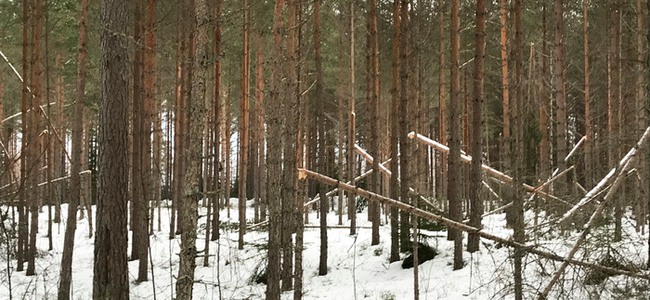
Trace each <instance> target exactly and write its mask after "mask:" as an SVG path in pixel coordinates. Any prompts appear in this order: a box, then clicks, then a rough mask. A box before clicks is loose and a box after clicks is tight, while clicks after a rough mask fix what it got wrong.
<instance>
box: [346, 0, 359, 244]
mask: <svg viewBox="0 0 650 300" xmlns="http://www.w3.org/2000/svg"><path fill="white" fill-rule="evenodd" d="M355 29H356V28H355V25H354V0H350V99H349V101H348V111H349V115H348V143H347V151H346V154H347V172H346V173H347V174H348V180H349V181H350V184H352V185H355V184H356V182H355V180H354V178H355V174H356V169H355V167H354V166H355V164H356V154H355V151H354V144H355V143H356V128H355V127H356V113H355V93H354V92H355V83H354V81H355V68H356V67H355V58H354V52H355V49H354V43H355V40H354V31H355ZM355 197H356V196H355V195H354V194H352V193H348V217H349V218H350V235H355V234H356V233H357V229H356V226H357V205H356V198H355Z"/></svg>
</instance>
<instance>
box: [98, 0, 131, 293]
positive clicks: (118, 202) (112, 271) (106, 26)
mask: <svg viewBox="0 0 650 300" xmlns="http://www.w3.org/2000/svg"><path fill="white" fill-rule="evenodd" d="M126 7H127V3H126V1H124V0H103V1H102V2H101V23H102V24H103V26H102V27H101V28H102V30H101V35H100V62H101V63H100V68H99V70H100V82H101V86H100V95H101V102H100V107H99V124H100V126H99V128H100V132H99V153H100V154H99V170H100V172H99V184H98V185H99V190H98V199H97V218H96V219H97V220H96V221H97V229H96V230H97V232H96V234H95V251H94V257H95V260H94V270H93V299H96V300H100V299H128V298H129V281H128V270H127V253H126V248H127V220H126V218H127V216H126V215H125V214H124V212H125V211H126V210H127V207H128V204H127V203H128V199H127V194H128V184H127V180H128V171H127V169H126V166H127V149H128V145H127V144H128V115H129V114H128V109H129V108H128V93H127V90H128V81H127V74H128V71H127V58H128V55H127V50H126V44H125V43H124V41H123V38H122V37H123V36H124V35H125V34H126V32H127V25H126V22H127V13H126ZM116 33H117V34H116Z"/></svg>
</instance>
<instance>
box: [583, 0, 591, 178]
mask: <svg viewBox="0 0 650 300" xmlns="http://www.w3.org/2000/svg"><path fill="white" fill-rule="evenodd" d="M582 2H583V12H582V20H583V21H582V35H583V41H584V42H583V49H584V52H583V54H584V55H583V56H584V73H585V82H584V85H585V87H584V89H585V98H584V101H585V103H584V109H585V137H586V138H587V140H586V141H585V153H584V164H585V165H584V172H585V187H591V186H592V185H593V175H594V171H593V169H594V166H593V155H594V154H593V150H592V149H593V145H594V144H593V143H594V142H593V140H594V134H593V130H592V124H591V83H590V75H591V69H590V68H589V0H583V1H582Z"/></svg>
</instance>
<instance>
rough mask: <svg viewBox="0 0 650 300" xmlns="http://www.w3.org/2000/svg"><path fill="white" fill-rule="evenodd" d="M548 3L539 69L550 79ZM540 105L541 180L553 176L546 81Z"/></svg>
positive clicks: (543, 18) (544, 76) (544, 8)
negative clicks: (547, 34) (547, 35)
mask: <svg viewBox="0 0 650 300" xmlns="http://www.w3.org/2000/svg"><path fill="white" fill-rule="evenodd" d="M546 5H547V4H546V2H544V3H542V51H541V53H540V55H539V56H540V58H539V61H540V62H541V65H542V66H541V68H540V69H539V76H540V78H548V57H549V55H548V43H547V38H546V32H547V23H548V22H547V17H546V15H547V13H546V12H547V10H546ZM539 90H540V92H539V94H540V99H541V100H540V102H541V103H540V105H539V129H540V131H541V132H540V133H541V140H540V142H539V165H540V168H539V169H540V171H539V176H538V177H539V178H548V177H549V176H550V175H551V171H550V170H551V158H550V155H551V150H550V149H551V143H550V137H549V136H550V132H551V130H550V126H549V114H550V111H551V110H550V100H549V99H550V96H549V89H548V85H547V83H546V81H545V80H540V83H539Z"/></svg>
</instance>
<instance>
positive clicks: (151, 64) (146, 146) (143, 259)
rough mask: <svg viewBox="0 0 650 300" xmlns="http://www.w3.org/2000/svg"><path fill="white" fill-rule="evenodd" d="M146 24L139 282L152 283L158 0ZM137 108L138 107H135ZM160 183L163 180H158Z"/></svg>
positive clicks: (146, 16) (151, 6)
mask: <svg viewBox="0 0 650 300" xmlns="http://www.w3.org/2000/svg"><path fill="white" fill-rule="evenodd" d="M142 10H143V11H144V12H145V14H144V22H143V23H142V35H143V37H144V47H143V48H142V55H143V62H144V65H143V67H144V68H143V69H142V76H143V79H142V84H143V85H142V104H141V108H142V120H141V128H140V130H141V133H140V138H141V143H142V144H141V145H142V148H141V155H142V158H141V160H140V164H141V167H140V172H141V176H142V177H141V184H142V188H141V191H142V198H141V199H140V200H141V202H140V205H139V206H140V210H141V211H140V220H139V223H138V224H137V226H138V227H139V230H138V231H139V233H140V240H139V241H138V244H139V245H138V250H139V252H138V254H137V257H138V259H139V264H138V278H137V279H136V281H137V282H142V281H146V280H148V278H147V268H148V263H147V262H148V261H149V260H148V256H147V254H148V250H149V230H148V226H149V220H148V211H149V203H150V201H151V200H152V199H154V197H153V195H154V194H155V192H154V189H153V184H152V176H151V175H152V174H151V172H152V170H151V154H152V153H151V152H152V144H151V128H152V126H151V125H152V121H153V119H154V117H155V116H154V113H155V112H154V105H155V101H156V100H155V86H154V84H155V82H156V73H155V72H156V62H155V49H156V32H155V27H154V22H155V11H156V0H147V2H146V7H145V6H143V7H142ZM134 105H135V104H134ZM155 180H156V181H158V180H159V179H158V178H156V179H155Z"/></svg>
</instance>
